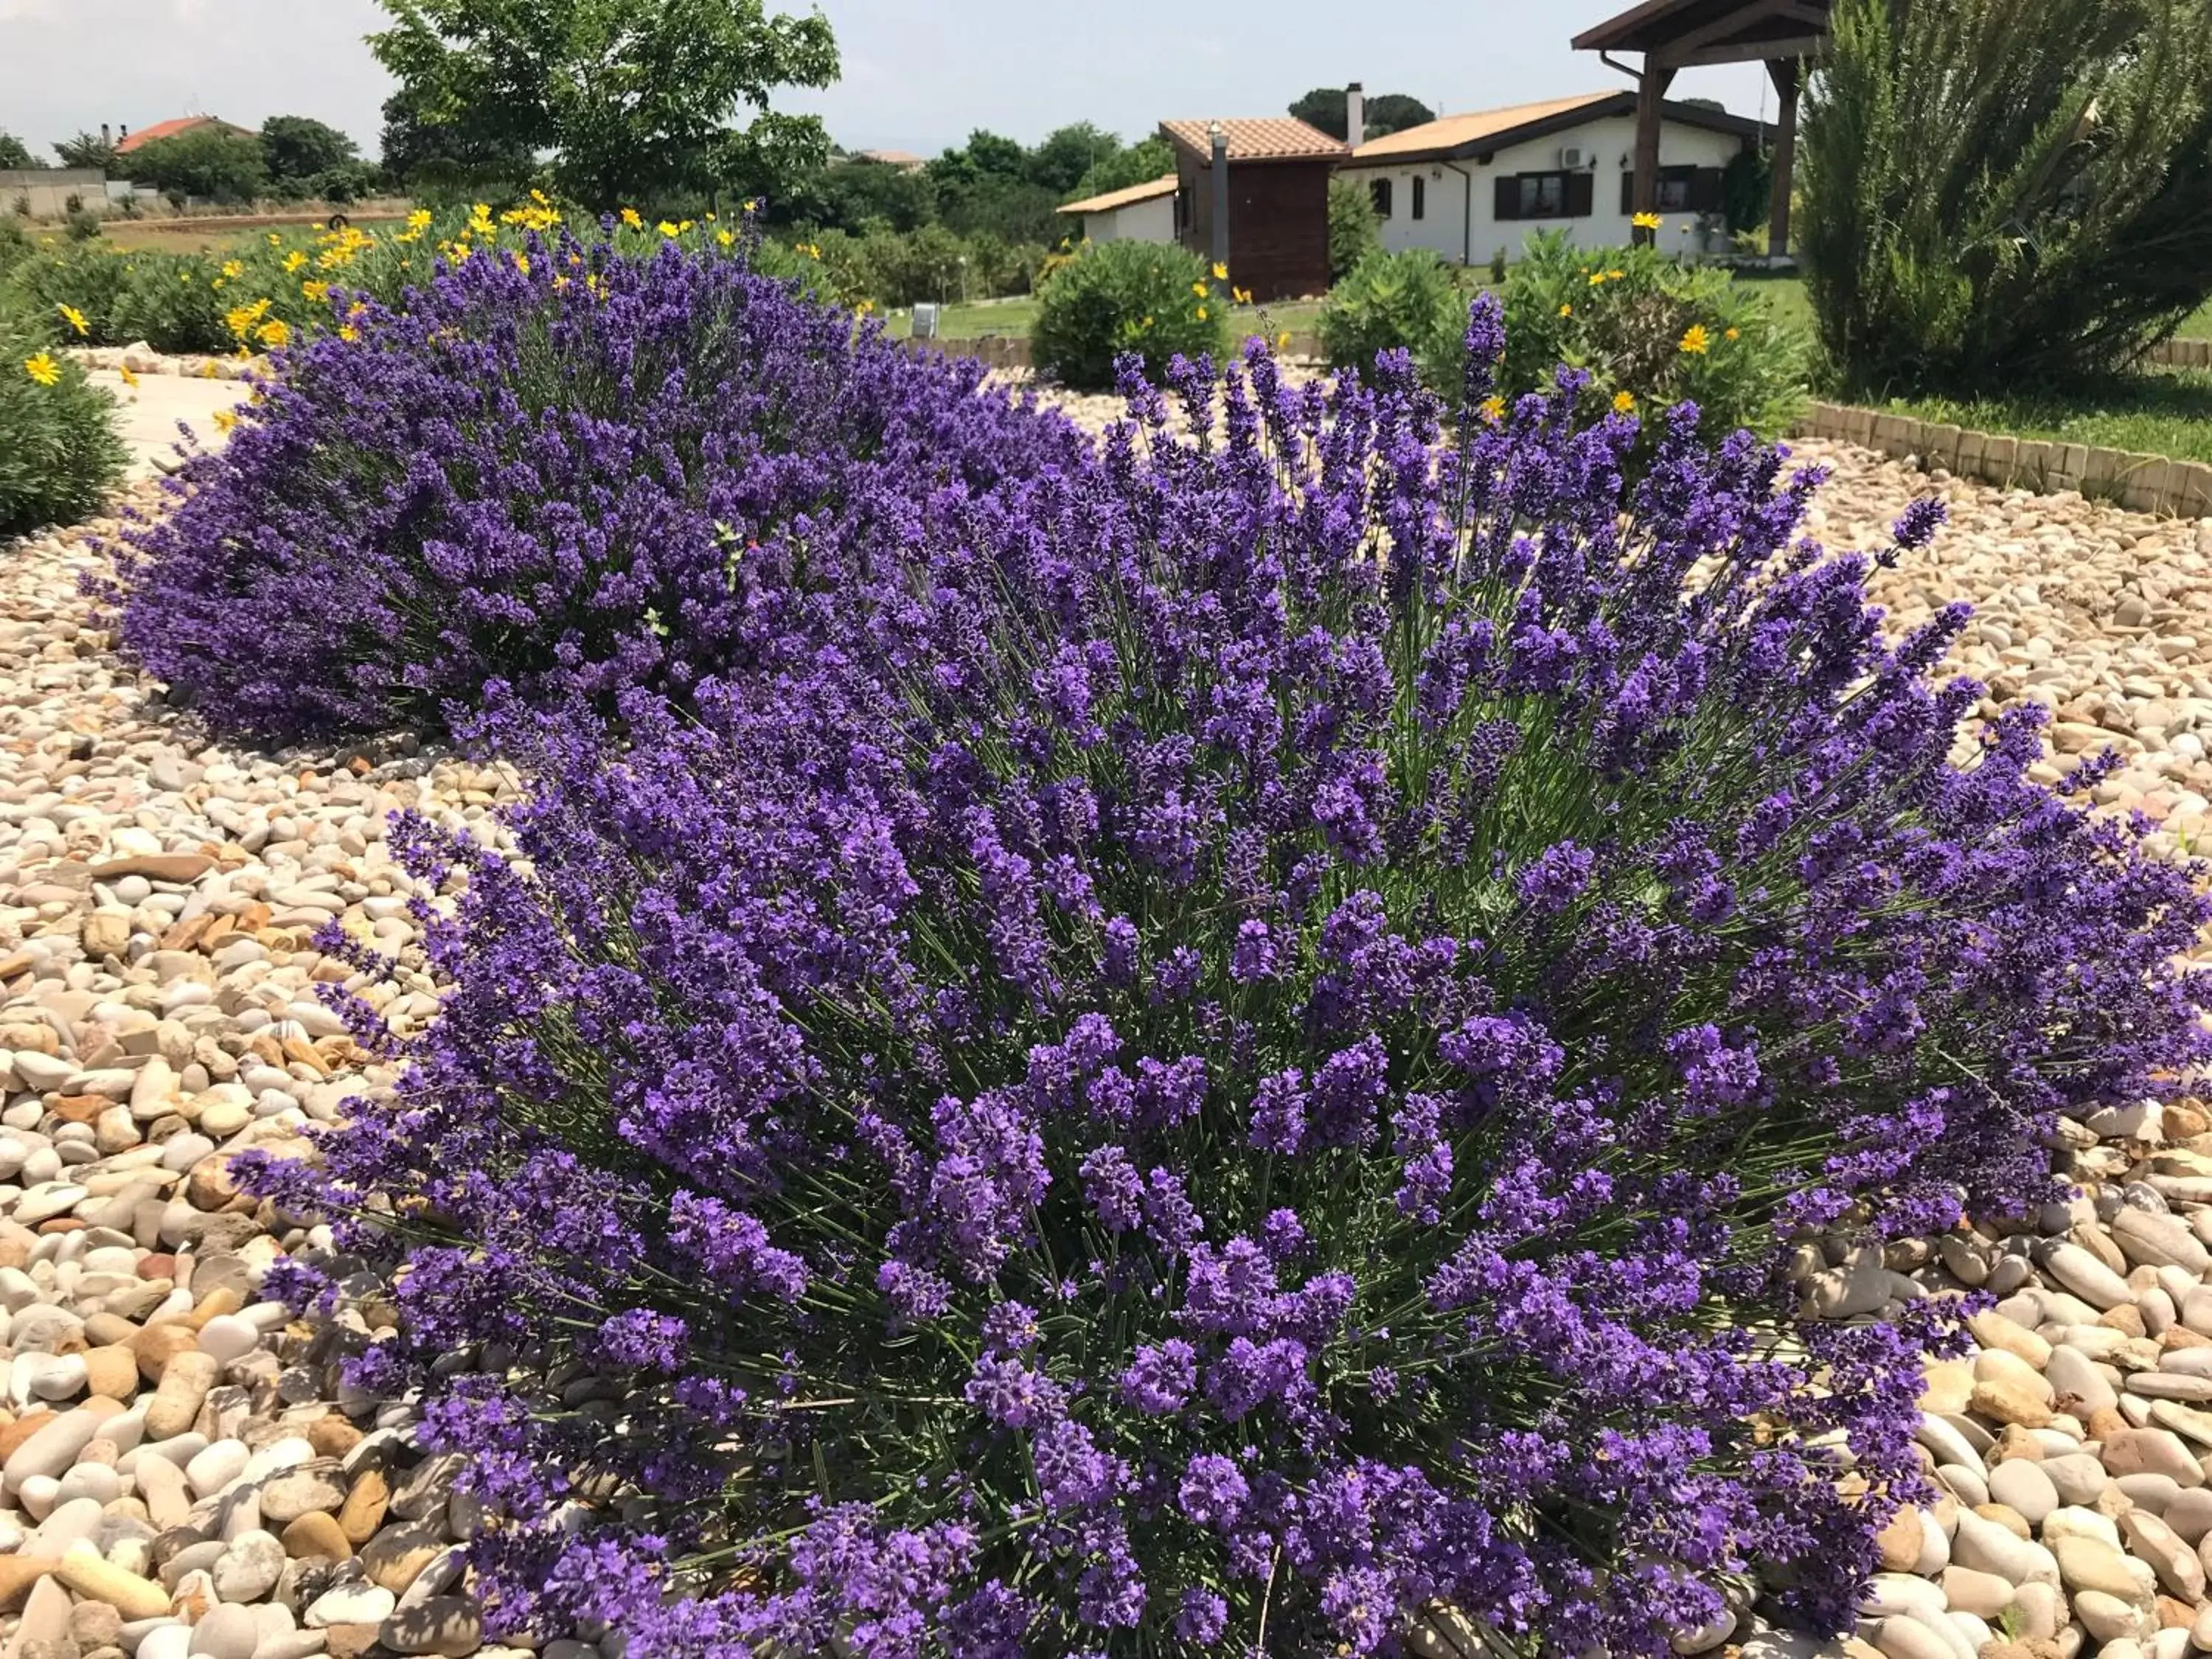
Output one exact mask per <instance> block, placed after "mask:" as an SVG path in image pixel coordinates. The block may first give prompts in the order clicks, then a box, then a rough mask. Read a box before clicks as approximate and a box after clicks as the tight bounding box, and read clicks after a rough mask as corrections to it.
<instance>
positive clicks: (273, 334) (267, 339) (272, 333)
mask: <svg viewBox="0 0 2212 1659" xmlns="http://www.w3.org/2000/svg"><path fill="white" fill-rule="evenodd" d="M260 336H261V343H262V344H264V345H265V346H269V347H271V348H272V349H273V348H275V347H276V346H281V345H284V344H287V343H289V341H290V340H291V338H292V330H291V326H290V325H289V324H287V323H284V322H283V321H281V320H279V319H276V318H273V317H272V318H270V319H269V320H268V321H267V322H265V323H264V324H262V325H261V328H260Z"/></svg>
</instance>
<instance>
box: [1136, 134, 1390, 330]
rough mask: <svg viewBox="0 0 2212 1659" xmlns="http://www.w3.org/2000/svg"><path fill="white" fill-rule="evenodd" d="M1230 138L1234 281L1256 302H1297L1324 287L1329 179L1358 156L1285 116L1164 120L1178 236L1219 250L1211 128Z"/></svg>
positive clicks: (1196, 247)
mask: <svg viewBox="0 0 2212 1659" xmlns="http://www.w3.org/2000/svg"><path fill="white" fill-rule="evenodd" d="M1217 127H1218V129H1219V130H1220V131H1221V133H1222V135H1223V137H1225V140H1226V141H1227V165H1228V181H1229V280H1230V281H1231V283H1233V284H1234V285H1236V286H1237V287H1238V288H1242V289H1249V290H1250V291H1251V293H1252V295H1253V297H1254V298H1255V299H1259V300H1263V301H1264V300H1287V299H1296V298H1298V297H1299V296H1301V295H1309V294H1321V293H1325V292H1326V291H1327V290H1328V176H1329V173H1330V171H1331V169H1333V168H1334V167H1335V166H1336V165H1337V164H1338V163H1339V162H1340V161H1345V160H1346V159H1347V158H1348V157H1349V156H1350V155H1351V154H1352V152H1351V151H1350V149H1347V148H1346V146H1345V145H1344V144H1343V143H1341V142H1340V141H1339V140H1337V139H1334V138H1332V137H1329V136H1328V134H1327V133H1325V132H1323V131H1321V129H1320V128H1318V127H1312V126H1308V125H1306V124H1305V123H1304V121H1298V120H1293V119H1292V118H1290V117H1289V116H1268V117H1264V118H1259V119H1255V120H1229V121H1207V120H1195V121H1163V122H1161V123H1160V136H1161V137H1163V138H1164V139H1166V140H1167V141H1168V143H1169V144H1170V145H1171V146H1172V147H1173V148H1174V150H1175V156H1176V182H1177V189H1176V193H1175V197H1174V198H1173V199H1174V202H1175V204H1176V206H1175V228H1176V238H1177V240H1180V241H1181V242H1182V245H1183V246H1185V247H1188V248H1189V249H1191V250H1192V251H1194V252H1197V253H1199V254H1201V255H1205V256H1207V257H1211V256H1212V252H1213V139H1212V135H1213V131H1214V129H1216V128H1217Z"/></svg>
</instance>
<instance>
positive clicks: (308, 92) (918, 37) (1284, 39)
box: [0, 0, 1771, 155]
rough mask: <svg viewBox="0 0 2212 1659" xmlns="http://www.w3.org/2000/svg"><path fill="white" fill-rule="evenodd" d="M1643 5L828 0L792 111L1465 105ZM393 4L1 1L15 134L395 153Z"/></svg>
mask: <svg viewBox="0 0 2212 1659" xmlns="http://www.w3.org/2000/svg"><path fill="white" fill-rule="evenodd" d="M770 3H771V6H775V5H776V4H777V3H778V0H770ZM1628 3H1629V0H1269V3H1267V4H1266V5H1264V6H1262V5H1255V4H1252V3H1249V0H1229V3H1224V0H1214V3H1212V4H1210V5H1194V4H1192V3H1191V0H823V4H822V9H823V12H824V13H825V14H826V15H828V17H829V21H830V23H831V26H832V27H834V28H835V29H836V34H837V43H838V47H839V50H840V52H841V53H842V58H843V68H844V72H843V76H842V79H841V80H840V81H839V82H838V83H837V84H836V86H835V87H832V88H828V89H826V90H824V91H820V92H796V91H794V92H790V93H787V94H784V95H783V96H782V97H781V98H780V99H779V100H777V106H778V107H782V108H788V109H792V110H795V111H811V112H814V113H817V114H819V115H821V116H822V117H823V118H824V120H826V121H827V122H828V124H829V132H830V136H831V137H833V138H834V139H836V142H837V143H841V144H842V145H844V146H846V147H847V148H848V149H908V150H914V151H916V152H919V153H921V154H923V155H934V154H936V153H937V152H938V151H939V150H941V149H945V148H946V147H947V146H949V145H953V144H957V143H959V142H961V141H962V140H963V139H964V138H965V137H966V136H967V135H968V133H969V131H971V130H973V129H975V128H976V127H988V128H990V129H991V130H992V131H996V132H1000V133H1004V134H1006V135H1007V136H1009V137H1014V138H1018V139H1021V140H1023V141H1024V142H1025V143H1033V142H1035V141H1036V139H1038V138H1039V137H1042V136H1043V135H1044V134H1045V133H1047V132H1048V131H1051V130H1052V129H1053V128H1054V127H1057V126H1060V125H1065V124H1066V123H1068V122H1071V121H1079V120H1089V121H1094V122H1096V123H1097V124H1098V125H1100V126H1102V127H1104V128H1106V129H1108V130H1109V131H1114V132H1118V133H1120V134H1121V135H1122V136H1123V137H1131V138H1134V137H1141V136H1143V135H1145V134H1147V133H1149V132H1150V131H1152V128H1153V127H1154V126H1155V125H1157V124H1158V122H1159V121H1160V120H1162V119H1164V118H1180V117H1187V116H1246V115H1273V114H1279V113H1281V112H1282V111H1283V109H1284V107H1285V106H1286V105H1288V104H1289V103H1290V102H1291V100H1293V99H1295V98H1297V96H1298V95H1299V94H1301V93H1303V92H1305V91H1306V90H1307V89H1308V88H1312V87H1316V86H1323V85H1328V86H1341V85H1343V84H1344V83H1345V82H1347V81H1355V80H1356V81H1359V82H1363V83H1364V85H1365V87H1366V88H1367V92H1368V95H1369V96H1370V98H1371V97H1374V96H1376V94H1382V93H1389V92H1403V93H1410V94H1413V96H1414V97H1417V98H1419V99H1420V100H1422V101H1423V102H1425V103H1426V104H1427V105H1429V106H1430V107H1431V108H1432V109H1435V110H1437V112H1439V113H1440V114H1441V113H1449V112H1456V111H1462V110H1474V109H1485V108H1490V107H1492V106H1498V105H1502V104H1516V103H1525V102H1529V101H1532V100H1536V99H1541V98H1554V97H1560V96H1564V95H1566V94H1571V93H1577V92H1584V91H1596V90H1600V89H1603V88H1610V87H1615V86H1625V85H1626V84H1627V83H1626V81H1625V79H1623V77H1621V76H1618V75H1617V74H1615V72H1614V71H1613V70H1609V69H1607V67H1606V66H1605V65H1604V64H1601V63H1600V62H1599V61H1598V60H1597V58H1596V57H1595V54H1590V53H1581V52H1573V51H1571V50H1570V49H1569V47H1568V45H1567V42H1568V40H1569V38H1570V37H1571V36H1572V35H1573V34H1575V33H1577V32H1578V31H1580V30H1582V29H1583V28H1586V27H1589V25H1590V24H1592V23H1595V22H1596V21H1600V20H1601V19H1603V18H1605V17H1607V16H1609V15H1612V14H1613V13H1614V12H1615V11H1618V10H1621V9H1626V5H1627V4H1628ZM782 9H794V8H793V6H792V4H791V3H790V0H782ZM383 17H384V13H383V10H382V9H381V8H380V6H378V5H377V4H376V3H375V0H0V131H9V132H12V133H14V134H15V135H16V136H17V137H21V138H22V139H24V140H25V141H26V142H27V143H29V144H31V145H32V147H33V149H38V150H40V151H43V150H44V149H46V147H47V146H49V145H51V144H52V143H53V142H54V141H55V140H56V139H59V138H65V137H69V136H70V135H71V134H73V133H75V132H76V131H80V130H85V131H96V130H97V129H98V127H99V126H100V123H101V122H102V121H106V122H109V123H111V124H114V125H127V126H131V127H142V126H149V125H152V124H153V123H155V122H156V121H161V120H166V119H167V118H170V117H173V116H178V115H185V114H194V113H207V114H212V115H217V116H220V117H222V118H223V119H225V120H227V121H232V122H235V123H236V124H238V125H241V126H258V125H260V123H261V121H262V120H263V119H264V118H265V117H268V116H270V115H312V116H315V117H317V118H319V119H322V120H325V121H328V122H330V123H331V125H334V126H337V127H339V128H342V129H343V130H344V131H347V132H349V133H350V134H352V135H353V137H355V138H356V140H358V141H359V142H360V143H361V144H362V149H363V150H364V151H365V152H367V153H370V154H374V150H375V148H376V140H377V135H378V131H379V130H380V125H381V119H380V115H379V110H380V106H381V105H382V103H383V101H384V99H385V97H386V94H388V93H389V92H390V90H391V82H390V81H389V79H388V77H387V76H386V75H385V73H384V71H383V70H381V69H380V68H379V67H378V65H377V64H376V61H375V59H374V58H372V57H370V55H369V52H368V47H367V46H365V45H363V44H362V36H363V35H364V34H366V33H368V31H369V30H371V29H373V28H375V27H379V26H380V23H381V21H383ZM1764 89H1765V75H1764V74H1763V72H1762V71H1761V70H1759V69H1758V67H1757V66H1755V65H1751V66H1742V65H1739V66H1733V67H1730V68H1726V69H1709V70H1692V71H1690V72H1687V73H1686V74H1684V75H1683V76H1680V78H1679V79H1678V80H1677V81H1676V82H1675V84H1674V92H1673V95H1674V96H1675V97H1677V98H1682V97H1697V96H1703V97H1708V98H1719V99H1722V100H1724V101H1725V102H1726V103H1727V104H1728V106H1729V107H1730V108H1731V109H1734V110H1735V111H1737V112H1740V113H1742V114H1746V115H1756V114H1758V113H1759V112H1760V109H1761V104H1760V97H1761V94H1762V91H1763V90H1764ZM1766 95H1767V98H1768V100H1769V101H1768V104H1767V106H1766V107H1767V110H1768V112H1770V113H1771V93H1769V94H1766Z"/></svg>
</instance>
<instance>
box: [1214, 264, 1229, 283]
mask: <svg viewBox="0 0 2212 1659" xmlns="http://www.w3.org/2000/svg"><path fill="white" fill-rule="evenodd" d="M1213 280H1214V281H1215V282H1217V283H1225V282H1227V281H1228V280H1229V267H1228V266H1227V265H1225V264H1218V263H1217V264H1215V265H1214V267H1213Z"/></svg>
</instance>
